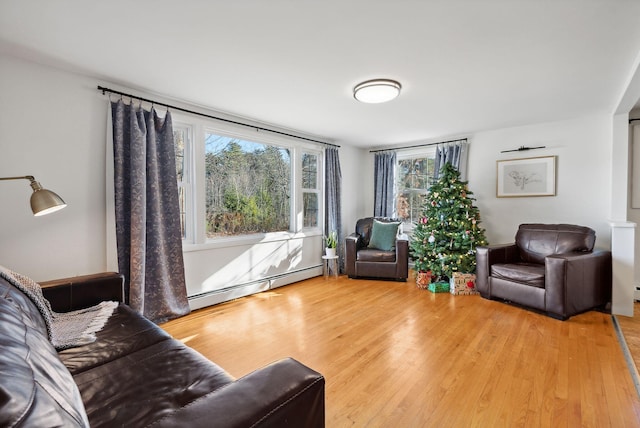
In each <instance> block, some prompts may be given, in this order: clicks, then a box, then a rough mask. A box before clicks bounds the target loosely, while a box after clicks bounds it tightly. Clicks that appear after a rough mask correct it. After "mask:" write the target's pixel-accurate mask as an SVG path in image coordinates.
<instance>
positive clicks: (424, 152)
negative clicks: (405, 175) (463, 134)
mask: <svg viewBox="0 0 640 428" xmlns="http://www.w3.org/2000/svg"><path fill="white" fill-rule="evenodd" d="M436 150H437V146H435V145H434V146H425V147H416V148H413V149H406V150H402V151H399V152H397V154H396V173H395V177H394V186H393V195H394V198H393V201H394V204H393V214H394V216H395V217H399V212H398V196H399V195H400V183H399V182H398V178H399V177H398V175H399V170H400V168H399V165H400V161H402V160H407V159H417V158H427V159H435V157H436ZM425 192H426V194H428V193H429V189H425ZM413 227H414V224H413V222H412V221H408V222H404V221H403V222H402V231H403V233H406V234H408V235H411V233H412V231H413Z"/></svg>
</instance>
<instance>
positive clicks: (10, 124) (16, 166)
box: [0, 54, 107, 280]
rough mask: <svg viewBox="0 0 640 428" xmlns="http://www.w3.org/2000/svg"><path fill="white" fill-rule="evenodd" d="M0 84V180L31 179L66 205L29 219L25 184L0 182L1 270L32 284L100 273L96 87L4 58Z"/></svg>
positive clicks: (101, 108) (99, 103) (101, 136)
mask: <svg viewBox="0 0 640 428" xmlns="http://www.w3.org/2000/svg"><path fill="white" fill-rule="evenodd" d="M0 76H1V78H0V94H1V95H0V159H1V160H0V163H1V165H2V166H1V168H0V176H3V177H7V176H14V175H20V176H21V175H33V176H35V178H36V179H37V180H38V181H40V182H41V184H42V185H43V186H44V187H45V188H48V189H51V190H53V191H55V192H56V193H58V194H59V195H60V196H61V197H62V198H63V199H64V200H65V201H66V202H67V204H68V207H67V208H65V209H64V210H62V211H59V212H57V213H54V214H51V215H48V216H44V217H34V216H33V215H32V214H31V210H30V208H29V197H30V195H31V188H30V187H29V182H28V181H26V180H20V181H3V182H0V196H1V197H2V200H3V201H4V204H3V208H2V214H1V217H2V221H1V223H0V243H1V244H0V265H3V266H6V267H8V268H10V269H13V270H16V271H18V272H22V273H24V274H26V275H29V276H31V277H33V278H34V279H36V280H44V279H48V278H58V277H64V276H72V275H78V274H86V273H92V272H98V271H101V270H103V269H104V268H105V267H106V265H105V238H104V237H105V197H104V188H105V179H104V176H105V169H104V153H105V129H106V108H107V106H106V102H105V101H104V98H102V97H101V96H100V95H99V93H98V91H96V89H95V87H96V83H97V82H96V80H95V79H89V78H85V77H81V76H78V75H74V74H71V73H67V72H60V71H57V70H55V69H53V68H50V67H45V66H40V65H37V64H33V63H30V62H25V61H22V60H19V59H15V58H13V57H10V56H6V55H4V54H0Z"/></svg>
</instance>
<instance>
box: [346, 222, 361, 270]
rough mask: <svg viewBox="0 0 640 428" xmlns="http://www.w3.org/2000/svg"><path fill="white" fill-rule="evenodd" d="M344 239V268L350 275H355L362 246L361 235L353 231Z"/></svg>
mask: <svg viewBox="0 0 640 428" xmlns="http://www.w3.org/2000/svg"><path fill="white" fill-rule="evenodd" d="M344 241H345V242H344V247H345V248H344V249H345V251H344V253H345V254H344V255H345V257H344V270H345V273H346V274H347V275H348V276H349V277H353V276H355V275H356V257H357V253H358V247H359V246H360V235H358V234H357V233H352V234H351V235H349V236H347V237H346V238H345V240H344Z"/></svg>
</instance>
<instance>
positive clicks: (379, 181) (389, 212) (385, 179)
mask: <svg viewBox="0 0 640 428" xmlns="http://www.w3.org/2000/svg"><path fill="white" fill-rule="evenodd" d="M374 163H375V169H374V178H373V180H374V187H375V194H374V197H373V215H374V216H375V217H392V216H393V183H394V180H395V170H396V152H392V151H386V152H378V153H376V155H375V159H374Z"/></svg>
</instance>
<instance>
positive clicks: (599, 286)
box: [545, 250, 612, 319]
mask: <svg viewBox="0 0 640 428" xmlns="http://www.w3.org/2000/svg"><path fill="white" fill-rule="evenodd" d="M611 284H612V276H611V252H610V251H605V250H595V251H593V252H591V253H582V252H573V253H567V254H554V255H551V256H547V257H546V258H545V293H546V310H547V312H551V313H552V314H554V315H557V316H559V317H560V318H562V319H566V318H568V317H570V316H572V315H575V314H577V313H580V312H583V311H586V310H588V309H592V308H595V307H598V306H604V305H606V304H607V303H609V302H610V301H611Z"/></svg>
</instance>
